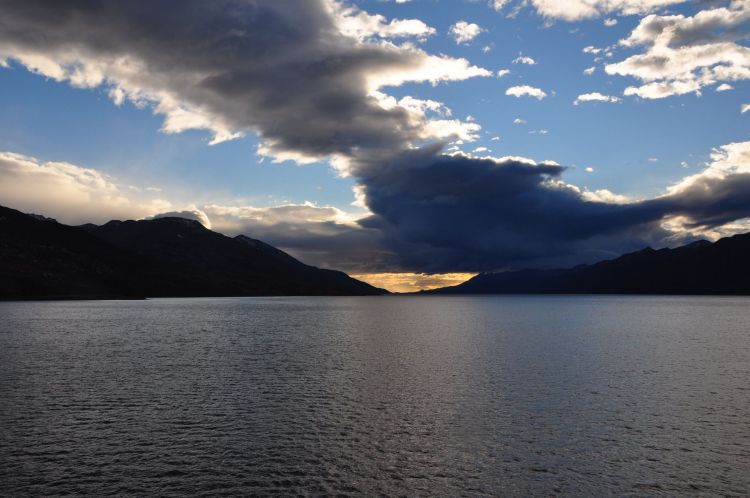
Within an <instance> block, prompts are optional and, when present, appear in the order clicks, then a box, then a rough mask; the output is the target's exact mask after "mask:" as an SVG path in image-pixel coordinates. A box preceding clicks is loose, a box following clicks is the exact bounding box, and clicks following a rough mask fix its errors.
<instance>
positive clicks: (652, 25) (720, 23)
mask: <svg viewBox="0 0 750 498" xmlns="http://www.w3.org/2000/svg"><path fill="white" fill-rule="evenodd" d="M749 23H750V3H749V2H747V1H746V0H735V1H733V2H731V4H730V5H729V6H728V7H721V8H713V9H706V10H702V11H700V12H698V13H697V14H695V15H694V16H692V17H687V16H683V15H667V16H660V15H650V16H647V17H645V18H644V19H642V20H641V22H640V23H639V24H638V26H637V27H636V28H635V29H634V30H633V32H632V33H631V34H630V36H629V37H628V38H626V39H624V40H622V41H621V42H620V45H621V46H623V47H627V48H638V47H644V48H645V51H644V52H643V53H640V54H636V55H632V56H630V57H628V58H626V59H625V60H623V61H620V62H617V63H614V64H608V65H607V66H605V70H606V72H607V73H608V74H611V75H619V76H629V77H633V78H637V79H639V80H641V82H642V84H641V85H640V86H630V87H628V88H626V89H625V92H624V93H625V95H635V96H639V97H642V98H646V99H659V98H664V97H669V96H672V95H682V94H686V93H691V92H695V93H699V92H700V91H701V89H702V88H703V87H706V86H711V85H714V84H717V83H722V82H728V81H739V80H748V79H750V48H748V47H747V46H745V45H744V44H742V43H741V42H742V41H747V40H748V39H750V35H748V31H747V28H748V24H749Z"/></svg>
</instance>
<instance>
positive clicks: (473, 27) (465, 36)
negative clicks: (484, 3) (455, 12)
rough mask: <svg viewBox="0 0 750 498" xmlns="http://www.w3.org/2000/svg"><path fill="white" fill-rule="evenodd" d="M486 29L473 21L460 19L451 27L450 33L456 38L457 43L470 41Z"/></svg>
mask: <svg viewBox="0 0 750 498" xmlns="http://www.w3.org/2000/svg"><path fill="white" fill-rule="evenodd" d="M482 31H484V30H483V29H482V28H481V27H480V26H479V25H478V24H475V23H473V22H466V21H458V22H457V23H455V24H454V25H453V26H451V27H450V29H449V30H448V33H450V35H451V36H452V37H453V39H454V40H456V43H468V42H470V41H471V40H473V39H474V38H476V37H477V36H479V35H480V34H481V33H482Z"/></svg>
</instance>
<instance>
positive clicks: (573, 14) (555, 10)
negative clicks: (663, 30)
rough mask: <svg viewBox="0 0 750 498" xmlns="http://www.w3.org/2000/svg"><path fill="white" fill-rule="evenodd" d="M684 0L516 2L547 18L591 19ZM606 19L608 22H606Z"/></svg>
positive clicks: (499, 4) (498, 7)
mask: <svg viewBox="0 0 750 498" xmlns="http://www.w3.org/2000/svg"><path fill="white" fill-rule="evenodd" d="M685 1H686V0H566V1H565V2H562V1H560V0H523V1H521V2H518V7H516V8H521V7H524V6H527V5H529V6H532V7H533V8H534V9H536V11H537V13H538V14H539V15H541V16H543V17H545V18H548V19H561V20H564V21H580V20H582V19H593V18H597V17H602V16H605V15H608V14H622V15H634V14H645V13H647V12H652V11H654V10H657V9H659V8H662V7H667V6H669V5H675V4H679V3H684V2H685ZM510 3H511V1H510V0H504V1H503V0H500V1H497V2H495V5H494V7H495V10H497V11H500V10H502V9H503V7H505V6H506V5H509V4H510ZM613 20H614V21H615V23H614V24H616V23H617V22H616V20H615V19H607V20H606V21H605V25H607V26H612V25H613V24H612V21H613ZM607 21H609V22H610V24H607Z"/></svg>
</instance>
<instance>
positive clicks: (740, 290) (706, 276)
mask: <svg viewBox="0 0 750 498" xmlns="http://www.w3.org/2000/svg"><path fill="white" fill-rule="evenodd" d="M749 255H750V234H743V235H735V236H733V237H728V238H724V239H720V240H718V241H716V242H714V243H711V242H708V241H705V240H703V241H698V242H694V243H692V244H689V245H686V246H683V247H679V248H676V249H660V250H654V249H651V248H647V249H644V250H642V251H638V252H634V253H630V254H625V255H624V256H621V257H619V258H617V259H613V260H609V261H602V262H600V263H596V264H592V265H582V266H577V267H575V268H570V269H564V270H560V269H558V270H521V271H511V272H504V273H482V274H479V275H477V276H476V277H474V278H472V279H470V280H468V281H466V282H464V283H462V284H460V285H457V286H453V287H444V288H441V289H434V290H431V291H426V293H429V294H724V295H749V294H750V258H748V256H749Z"/></svg>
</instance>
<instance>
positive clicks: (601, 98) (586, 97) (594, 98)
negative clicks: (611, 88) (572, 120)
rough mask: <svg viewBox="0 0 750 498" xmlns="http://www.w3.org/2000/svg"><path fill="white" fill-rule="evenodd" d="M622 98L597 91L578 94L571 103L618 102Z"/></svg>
mask: <svg viewBox="0 0 750 498" xmlns="http://www.w3.org/2000/svg"><path fill="white" fill-rule="evenodd" d="M621 101H622V99H621V98H620V97H615V96H612V95H604V94H602V93H599V92H592V93H584V94H581V95H579V96H578V97H577V98H576V100H575V101H574V102H573V105H579V104H581V103H582V102H608V103H613V104H614V103H618V102H621Z"/></svg>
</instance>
